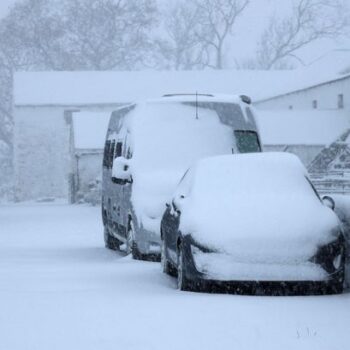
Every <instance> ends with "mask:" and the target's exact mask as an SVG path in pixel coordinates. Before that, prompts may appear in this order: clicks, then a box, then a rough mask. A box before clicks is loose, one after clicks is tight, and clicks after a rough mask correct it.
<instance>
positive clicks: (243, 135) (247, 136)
mask: <svg viewBox="0 0 350 350" xmlns="http://www.w3.org/2000/svg"><path fill="white" fill-rule="evenodd" d="M235 139H236V145H237V149H238V151H239V153H255V152H261V146H260V142H259V138H258V134H257V133H256V132H255V131H250V130H236V131H235Z"/></svg>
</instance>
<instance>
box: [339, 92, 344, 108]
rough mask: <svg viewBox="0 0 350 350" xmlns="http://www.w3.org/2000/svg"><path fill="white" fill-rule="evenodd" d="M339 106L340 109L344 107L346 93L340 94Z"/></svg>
mask: <svg viewBox="0 0 350 350" xmlns="http://www.w3.org/2000/svg"><path fill="white" fill-rule="evenodd" d="M338 108H339V109H343V108H344V95H343V94H339V95H338Z"/></svg>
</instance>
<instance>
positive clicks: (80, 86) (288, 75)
mask: <svg viewBox="0 0 350 350" xmlns="http://www.w3.org/2000/svg"><path fill="white" fill-rule="evenodd" d="M338 77H340V75H338V74H336V75H335V74H334V72H331V73H329V72H325V71H321V72H315V71H314V70H312V69H298V70H292V71H257V70H254V71H249V70H204V71H137V72H135V71H134V72H116V71H113V72H108V71H107V72H106V71H105V72H17V73H15V76H14V103H15V105H16V106H76V105H82V106H84V105H96V104H97V105H98V104H118V103H130V102H134V101H137V100H141V99H147V98H154V97H159V96H162V95H164V94H168V93H193V92H196V91H198V92H199V93H223V94H237V95H240V94H245V95H249V96H251V97H252V99H253V101H258V100H263V99H268V98H270V97H273V96H276V95H281V94H285V93H288V92H291V91H295V90H298V89H303V88H306V87H309V86H313V85H317V84H320V83H322V82H325V81H328V80H331V79H335V78H338Z"/></svg>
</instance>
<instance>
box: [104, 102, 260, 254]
mask: <svg viewBox="0 0 350 350" xmlns="http://www.w3.org/2000/svg"><path fill="white" fill-rule="evenodd" d="M254 113H255V112H254V109H253V108H252V106H251V104H250V99H249V98H248V97H246V96H218V95H166V96H164V97H163V98H160V99H157V100H149V101H145V102H141V103H136V104H132V105H129V106H126V107H124V108H120V109H118V110H116V111H115V112H113V113H112V115H111V119H110V124H109V128H108V132H107V138H106V145H105V151H104V160H103V184H102V218H103V224H104V239H105V244H106V247H107V248H110V249H116V250H117V249H121V246H122V245H124V247H125V250H126V251H127V252H128V253H131V254H132V256H133V258H135V259H157V260H158V259H159V257H160V244H161V241H160V221H161V217H162V214H163V212H164V208H165V204H166V202H167V200H168V199H169V196H171V194H172V193H173V191H174V189H175V188H176V186H177V184H178V182H179V181H180V179H181V177H182V176H183V174H184V172H185V171H186V170H187V169H188V168H189V167H190V166H191V164H193V163H194V162H195V161H197V160H198V159H201V158H204V157H209V156H215V155H224V154H232V153H252V152H260V151H261V143H260V138H259V134H258V130H257V126H256V122H255V118H254Z"/></svg>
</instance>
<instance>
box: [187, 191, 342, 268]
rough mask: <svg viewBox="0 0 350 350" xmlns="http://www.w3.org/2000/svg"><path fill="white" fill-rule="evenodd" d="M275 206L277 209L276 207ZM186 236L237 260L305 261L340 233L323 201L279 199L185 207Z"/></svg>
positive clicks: (337, 224)
mask: <svg viewBox="0 0 350 350" xmlns="http://www.w3.org/2000/svg"><path fill="white" fill-rule="evenodd" d="M271 203H273V205H271ZM180 229H181V231H182V232H183V233H191V235H192V237H193V239H194V240H195V241H196V242H198V243H200V244H202V245H204V246H206V247H208V248H212V249H214V250H217V251H221V252H226V253H229V254H232V255H234V256H235V257H236V258H237V260H238V261H254V262H259V261H264V262H268V261H269V260H271V262H276V260H278V261H281V262H288V261H293V262H295V261H297V260H300V261H305V260H307V259H309V258H310V257H311V256H313V255H314V254H315V253H316V251H317V249H318V247H319V246H321V245H324V244H327V243H329V242H330V241H332V240H334V239H335V238H336V235H337V234H339V231H340V228H339V222H338V219H337V217H336V215H335V214H334V212H332V211H331V210H330V209H329V208H327V207H325V206H324V205H323V204H322V203H321V202H320V201H319V200H317V199H316V200H315V201H313V200H309V197H305V198H301V197H299V198H292V199H291V198H286V197H285V196H283V195H274V196H270V197H269V201H268V202H267V201H266V197H264V196H261V197H259V196H252V197H251V198H245V200H244V202H239V203H237V205H236V206H233V205H232V203H230V205H225V203H222V202H219V201H210V202H204V203H203V202H202V203H195V201H192V203H191V200H188V202H186V203H184V205H183V208H182V217H181V226H180Z"/></svg>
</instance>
